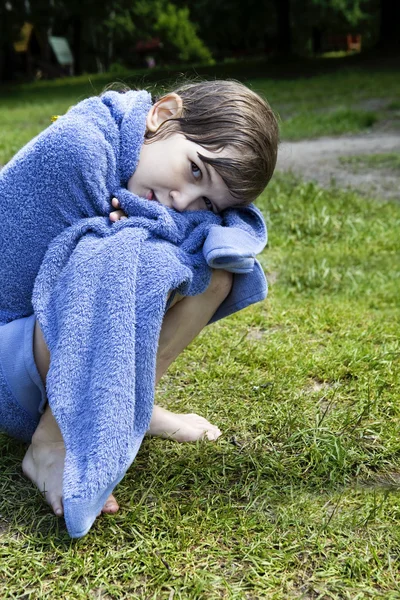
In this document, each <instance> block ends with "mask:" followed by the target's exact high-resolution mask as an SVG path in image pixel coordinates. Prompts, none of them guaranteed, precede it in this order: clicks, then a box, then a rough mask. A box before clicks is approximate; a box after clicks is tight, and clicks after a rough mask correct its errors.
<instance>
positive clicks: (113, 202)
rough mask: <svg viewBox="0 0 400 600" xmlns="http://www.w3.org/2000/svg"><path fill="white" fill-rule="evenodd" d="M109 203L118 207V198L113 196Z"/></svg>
mask: <svg viewBox="0 0 400 600" xmlns="http://www.w3.org/2000/svg"><path fill="white" fill-rule="evenodd" d="M111 204H112V205H113V207H114V208H119V207H120V203H119V200H118V198H113V199H112V200H111Z"/></svg>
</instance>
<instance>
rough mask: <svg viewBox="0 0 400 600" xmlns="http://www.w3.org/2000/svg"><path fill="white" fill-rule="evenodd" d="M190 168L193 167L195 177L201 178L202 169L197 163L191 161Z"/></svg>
mask: <svg viewBox="0 0 400 600" xmlns="http://www.w3.org/2000/svg"><path fill="white" fill-rule="evenodd" d="M190 168H191V169H192V173H193V176H194V178H195V179H200V177H201V170H200V169H199V167H198V166H197V165H196V163H194V162H192V161H190Z"/></svg>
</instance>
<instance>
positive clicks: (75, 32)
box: [72, 15, 82, 75]
mask: <svg viewBox="0 0 400 600" xmlns="http://www.w3.org/2000/svg"><path fill="white" fill-rule="evenodd" d="M72 54H73V56H74V75H82V18H81V17H80V16H79V15H75V16H74V17H72Z"/></svg>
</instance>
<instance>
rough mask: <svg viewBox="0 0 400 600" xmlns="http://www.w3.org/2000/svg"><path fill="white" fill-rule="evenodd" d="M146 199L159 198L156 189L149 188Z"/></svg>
mask: <svg viewBox="0 0 400 600" xmlns="http://www.w3.org/2000/svg"><path fill="white" fill-rule="evenodd" d="M146 200H157V196H156V195H155V193H154V190H149V191H148V192H147V194H146Z"/></svg>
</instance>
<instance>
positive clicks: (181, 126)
mask: <svg viewBox="0 0 400 600" xmlns="http://www.w3.org/2000/svg"><path fill="white" fill-rule="evenodd" d="M173 92H175V93H176V94H178V95H179V96H180V97H181V98H182V103H183V106H182V111H181V113H180V115H179V116H178V117H172V118H170V119H167V120H166V121H164V122H163V123H162V124H161V125H160V126H159V128H158V129H157V131H155V132H147V133H146V142H145V143H151V142H153V141H156V140H161V139H165V138H167V137H168V136H170V135H171V134H173V133H182V134H183V135H184V136H185V138H186V139H187V140H189V141H190V142H194V143H196V144H199V145H200V146H203V148H206V149H208V150H211V151H214V152H218V151H219V150H222V149H223V148H227V149H232V151H233V152H232V157H229V158H228V157H220V158H217V157H214V158H209V157H207V156H204V155H202V154H201V153H198V155H199V157H200V159H201V160H202V161H203V162H204V163H207V164H209V165H211V166H212V167H214V169H215V170H216V171H217V173H218V174H219V175H220V176H221V178H222V179H223V181H224V182H225V184H226V185H227V187H228V189H229V191H230V193H231V195H232V196H233V197H234V198H237V199H238V203H237V205H238V206H241V205H247V204H250V202H253V201H254V200H255V199H256V198H257V197H258V196H259V195H260V194H261V192H262V191H263V190H264V188H265V187H266V186H267V184H268V182H269V180H270V179H271V177H272V174H273V172H274V169H275V165H276V158H277V151H278V142H279V128H278V123H277V119H276V117H275V115H274V113H273V111H272V109H271V107H270V106H269V104H268V102H266V100H264V99H263V98H261V97H260V96H259V95H258V94H256V93H255V92H253V91H252V90H250V89H249V88H248V87H246V86H245V85H243V84H241V83H239V82H237V81H231V80H216V81H202V82H199V83H187V84H184V85H182V86H180V87H178V88H176V89H174V90H173ZM160 99H161V97H159V98H155V101H157V100H160Z"/></svg>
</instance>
